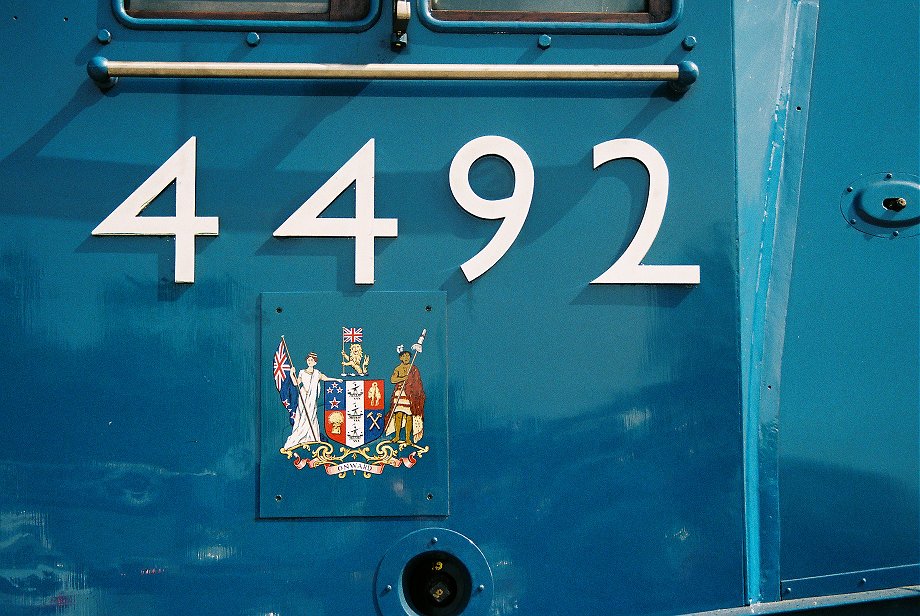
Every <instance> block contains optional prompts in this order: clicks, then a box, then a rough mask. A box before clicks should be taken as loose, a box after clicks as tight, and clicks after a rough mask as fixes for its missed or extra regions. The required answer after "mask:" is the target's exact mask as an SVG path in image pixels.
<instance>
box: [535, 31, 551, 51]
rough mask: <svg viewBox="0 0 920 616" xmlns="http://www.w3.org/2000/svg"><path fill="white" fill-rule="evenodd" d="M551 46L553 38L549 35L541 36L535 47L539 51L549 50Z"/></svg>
mask: <svg viewBox="0 0 920 616" xmlns="http://www.w3.org/2000/svg"><path fill="white" fill-rule="evenodd" d="M552 44H553V37H551V36H550V35H549V34H541V35H540V38H538V39H537V47H539V48H540V49H549V46H550V45H552Z"/></svg>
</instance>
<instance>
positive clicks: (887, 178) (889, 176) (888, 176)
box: [885, 173, 894, 180]
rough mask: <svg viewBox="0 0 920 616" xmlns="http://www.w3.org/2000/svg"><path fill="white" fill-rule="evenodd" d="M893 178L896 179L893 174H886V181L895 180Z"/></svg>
mask: <svg viewBox="0 0 920 616" xmlns="http://www.w3.org/2000/svg"><path fill="white" fill-rule="evenodd" d="M893 177H894V176H893V175H892V174H890V173H886V174H885V179H886V180H890V179H891V178H893Z"/></svg>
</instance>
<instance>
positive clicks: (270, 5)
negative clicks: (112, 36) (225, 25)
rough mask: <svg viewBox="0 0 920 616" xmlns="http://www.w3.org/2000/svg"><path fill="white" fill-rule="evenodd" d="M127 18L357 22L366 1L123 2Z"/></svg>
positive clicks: (366, 6)
mask: <svg viewBox="0 0 920 616" xmlns="http://www.w3.org/2000/svg"><path fill="white" fill-rule="evenodd" d="M124 3H125V12H126V13H127V14H128V15H130V16H131V17H138V18H148V19H215V20H220V19H234V20H246V21H358V20H360V19H363V18H364V17H367V14H368V12H369V10H370V0H300V1H285V0H124Z"/></svg>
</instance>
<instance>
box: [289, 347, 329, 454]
mask: <svg viewBox="0 0 920 616" xmlns="http://www.w3.org/2000/svg"><path fill="white" fill-rule="evenodd" d="M316 361H317V356H316V353H310V354H309V355H307V357H306V362H307V367H306V368H304V369H303V370H301V371H300V373H299V374H298V375H297V376H296V377H295V376H294V370H293V368H292V369H291V380H292V381H293V382H294V385H296V386H297V388H298V404H297V411H296V413H295V414H294V425H293V427H292V429H291V435H290V436H289V437H288V439H287V441H286V442H285V443H284V447H283V448H282V449H281V452H282V453H286V454H289V453H290V452H291V451H293V450H294V449H296V448H297V447H298V446H300V445H305V444H307V443H317V442H319V441H320V440H321V439H320V432H319V418H318V417H317V415H316V400H317V398H318V397H319V384H320V382H322V381H337V382H339V383H341V382H342V379H336V378H332V377H328V376H326V375H325V374H323V373H322V372H320V371H319V370H317V369H316Z"/></svg>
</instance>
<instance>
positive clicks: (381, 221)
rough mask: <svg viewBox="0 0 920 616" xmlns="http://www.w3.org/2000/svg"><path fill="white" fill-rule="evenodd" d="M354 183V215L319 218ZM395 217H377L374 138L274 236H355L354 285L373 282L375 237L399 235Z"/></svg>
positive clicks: (298, 209) (292, 215) (296, 211)
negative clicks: (375, 213)
mask: <svg viewBox="0 0 920 616" xmlns="http://www.w3.org/2000/svg"><path fill="white" fill-rule="evenodd" d="M352 184H354V185H355V217H354V218H320V217H319V215H320V214H322V213H323V210H325V209H326V208H327V207H329V205H330V204H331V203H332V202H333V201H335V199H336V197H338V196H339V195H341V194H342V193H343V192H345V189H347V188H348V187H349V186H351V185H352ZM396 233H397V220H396V219H395V218H374V140H373V139H371V140H370V141H368V142H367V143H365V144H364V146H363V147H362V148H361V149H360V150H358V152H357V153H356V154H355V155H354V156H352V157H351V158H350V159H348V162H346V163H345V164H344V165H342V166H341V167H340V168H339V170H338V171H336V172H335V173H334V174H333V175H332V177H330V178H329V179H328V180H326V183H325V184H323V185H322V186H320V187H319V188H318V189H317V191H316V192H315V193H313V195H311V196H310V198H309V199H307V200H306V202H304V204H303V205H301V206H300V207H299V208H297V210H295V211H294V213H293V214H291V215H290V217H288V219H287V220H285V221H284V222H283V223H282V224H281V226H280V227H278V228H277V229H275V232H274V234H273V235H274V236H275V237H353V238H355V284H374V239H375V238H378V237H396Z"/></svg>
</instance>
